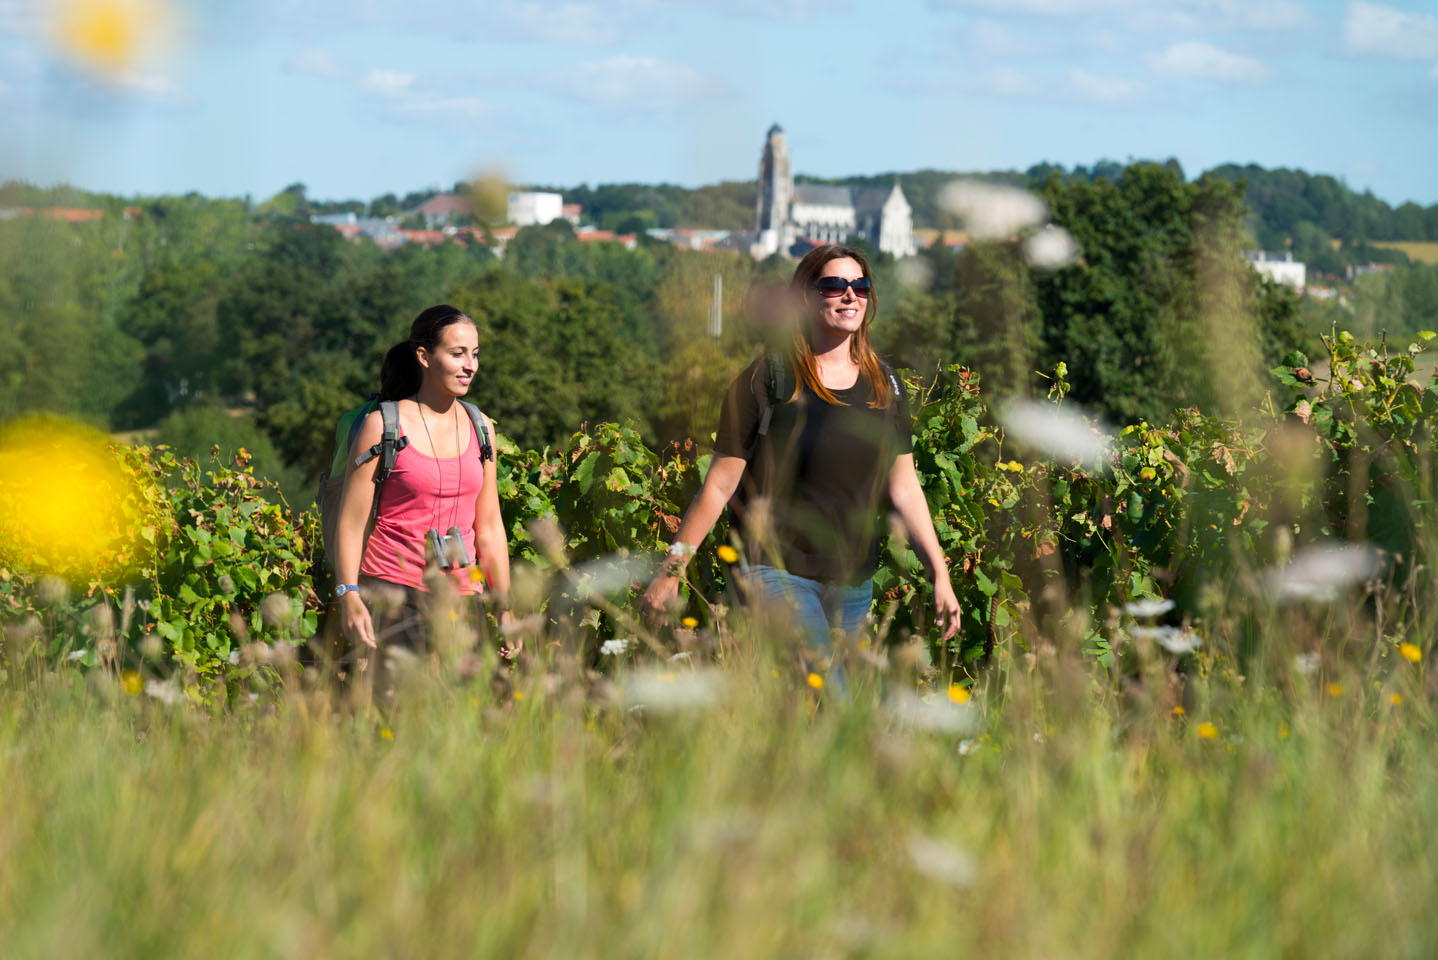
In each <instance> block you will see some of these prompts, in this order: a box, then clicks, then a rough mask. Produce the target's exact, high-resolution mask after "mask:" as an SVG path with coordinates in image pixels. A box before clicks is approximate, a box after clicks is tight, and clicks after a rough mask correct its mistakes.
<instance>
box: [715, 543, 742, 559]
mask: <svg viewBox="0 0 1438 960" xmlns="http://www.w3.org/2000/svg"><path fill="white" fill-rule="evenodd" d="M715 552H716V553H718V554H719V559H720V560H723V561H724V562H725V563H738V562H739V551H738V550H735V549H734V548H733V547H731V546H729V544H727V543H726V544H723V545H721V546H720V547H719V549H718V550H717V551H715Z"/></svg>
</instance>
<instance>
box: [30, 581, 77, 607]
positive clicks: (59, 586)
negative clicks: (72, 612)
mask: <svg viewBox="0 0 1438 960" xmlns="http://www.w3.org/2000/svg"><path fill="white" fill-rule="evenodd" d="M68 599H70V585H69V584H67V583H66V582H65V581H64V580H61V579H60V578H59V577H57V576H55V575H53V574H49V573H47V574H45V576H43V577H41V578H40V579H39V580H36V581H35V600H36V602H38V603H39V604H40V606H42V607H58V606H59V605H60V604H62V603H64V602H65V601H66V600H68Z"/></svg>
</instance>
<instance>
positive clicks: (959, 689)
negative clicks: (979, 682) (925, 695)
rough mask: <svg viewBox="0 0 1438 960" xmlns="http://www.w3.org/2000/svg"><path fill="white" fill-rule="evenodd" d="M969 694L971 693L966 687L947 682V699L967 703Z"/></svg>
mask: <svg viewBox="0 0 1438 960" xmlns="http://www.w3.org/2000/svg"><path fill="white" fill-rule="evenodd" d="M971 696H973V694H971V693H969V688H968V687H965V686H963V685H962V684H958V683H951V684H949V699H950V700H952V701H954V702H955V703H968V702H969V698H970V697H971Z"/></svg>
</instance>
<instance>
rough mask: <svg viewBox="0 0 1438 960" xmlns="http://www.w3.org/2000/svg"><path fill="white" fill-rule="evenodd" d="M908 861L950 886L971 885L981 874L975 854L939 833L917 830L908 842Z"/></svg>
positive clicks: (927, 875)
mask: <svg viewBox="0 0 1438 960" xmlns="http://www.w3.org/2000/svg"><path fill="white" fill-rule="evenodd" d="M908 851H909V862H910V863H911V864H912V865H913V867H914V869H915V870H916V871H918V872H919V873H921V874H923V875H924V876H926V877H928V878H929V879H930V880H937V881H938V882H939V883H945V884H948V885H949V886H951V887H970V886H973V884H974V881H976V880H977V879H978V877H979V865H978V863H977V862H975V860H974V858H973V857H971V856H969V855H968V854H967V853H965V852H964V851H962V850H960V849H959V848H958V847H955V846H954V845H953V844H951V843H948V842H946V841H944V840H940V839H939V838H937V837H929V836H923V835H920V834H914V835H913V836H911V837H910V838H909V842H908Z"/></svg>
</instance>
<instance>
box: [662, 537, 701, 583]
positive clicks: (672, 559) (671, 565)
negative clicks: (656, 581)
mask: <svg viewBox="0 0 1438 960" xmlns="http://www.w3.org/2000/svg"><path fill="white" fill-rule="evenodd" d="M693 555H694V548H693V547H691V546H689V544H687V543H684V542H682V541H680V540H675V541H674V542H673V543H671V544H670V545H669V552H668V553H667V554H666V555H665V557H664V563H663V564H661V565H660V568H659V569H660V571H661V572H662V573H663V574H664V575H665V576H666V577H678V576H682V575H683V573H684V568H685V567H687V566H689V558H690V557H692V556H693Z"/></svg>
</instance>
